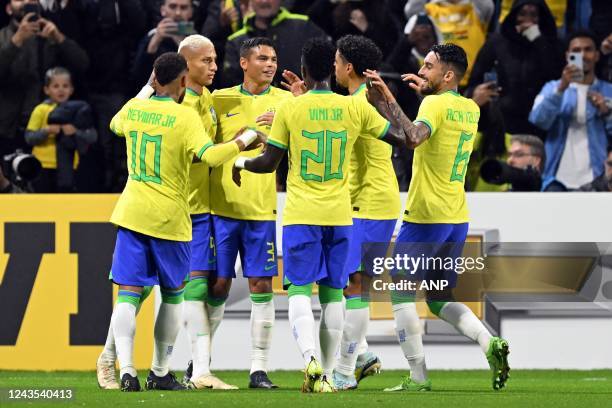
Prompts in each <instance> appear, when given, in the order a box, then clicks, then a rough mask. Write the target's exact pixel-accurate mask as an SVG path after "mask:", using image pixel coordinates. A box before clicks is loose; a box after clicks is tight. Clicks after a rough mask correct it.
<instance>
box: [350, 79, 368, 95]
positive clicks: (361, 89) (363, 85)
mask: <svg viewBox="0 0 612 408" xmlns="http://www.w3.org/2000/svg"><path fill="white" fill-rule="evenodd" d="M365 88H366V84H365V82H364V83H363V84H361V85H359V88H357V89H356V90H355V92H353V93H352V94H351V96H355V95H358V94H360V93H361V92H362V91H363V90H364V89H365Z"/></svg>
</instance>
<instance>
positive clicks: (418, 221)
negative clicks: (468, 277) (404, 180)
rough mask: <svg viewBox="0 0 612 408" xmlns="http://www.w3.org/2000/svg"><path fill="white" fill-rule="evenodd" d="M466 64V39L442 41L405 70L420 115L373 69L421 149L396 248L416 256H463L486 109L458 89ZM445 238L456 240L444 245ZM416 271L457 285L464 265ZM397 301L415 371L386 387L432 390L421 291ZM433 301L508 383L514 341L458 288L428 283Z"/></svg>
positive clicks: (397, 120)
mask: <svg viewBox="0 0 612 408" xmlns="http://www.w3.org/2000/svg"><path fill="white" fill-rule="evenodd" d="M467 64H468V63H467V57H466V55H465V51H464V50H463V49H462V48H461V47H459V46H457V45H454V44H441V45H435V46H434V47H432V49H431V50H430V52H429V53H428V54H427V56H426V57H425V60H424V63H423V66H422V67H421V69H420V70H419V72H418V76H417V75H414V74H406V75H404V76H403V79H404V80H405V81H410V87H411V88H413V89H414V90H416V91H418V92H419V93H421V94H423V95H427V96H426V97H425V99H423V102H422V103H421V106H420V108H419V112H418V115H417V118H416V120H415V121H414V122H411V121H410V120H409V119H408V118H406V116H405V115H404V114H403V112H402V111H401V109H400V108H399V106H398V104H397V102H396V101H395V99H394V98H393V95H392V94H391V92H390V91H389V89H388V88H387V87H386V85H385V84H384V82H383V81H382V80H381V79H380V77H379V76H378V75H377V74H376V73H374V72H371V71H368V72H367V73H366V75H367V76H368V77H369V78H370V80H371V81H372V85H373V86H374V88H373V91H372V92H371V100H372V102H373V103H374V104H375V105H376V107H377V108H378V110H379V111H381V112H382V113H383V114H384V115H385V116H386V117H388V118H390V120H391V122H392V123H394V124H396V125H397V126H399V127H401V128H402V129H404V132H405V135H406V144H407V145H408V146H409V147H411V148H414V149H415V151H414V161H413V166H412V182H411V184H410V190H409V192H408V202H407V203H406V211H405V215H404V222H403V224H402V227H401V230H400V233H399V235H398V237H397V245H396V252H404V253H405V254H410V251H413V250H416V251H418V252H416V255H417V256H420V255H422V252H426V255H427V256H438V257H445V256H451V257H453V258H455V257H459V256H461V252H462V249H463V244H464V242H465V239H466V236H467V231H468V220H469V217H468V210H467V203H466V197H465V190H464V182H465V173H466V171H467V165H468V160H469V158H470V154H471V152H472V147H473V142H474V136H475V134H476V131H477V128H478V119H479V116H480V111H479V108H478V106H477V105H476V103H475V102H474V101H472V100H470V99H466V98H464V97H462V96H461V95H459V94H458V93H457V89H458V86H459V83H460V82H461V79H462V78H463V76H464V74H465V72H466V70H467ZM409 243H417V244H409ZM419 243H420V244H419ZM444 243H449V244H447V245H441V244H444ZM402 244H404V245H402ZM436 248H442V249H436ZM442 252H443V253H442ZM413 255H414V254H413ZM415 276H416V277H418V280H441V279H444V280H447V281H448V282H449V285H450V288H452V287H454V286H455V284H456V279H457V273H456V272H455V271H454V270H452V269H451V270H442V271H439V270H437V271H432V270H425V271H418V273H417V274H416V275H415ZM392 303H393V314H394V317H395V322H396V327H397V334H398V338H399V341H400V346H401V348H402V351H403V352H404V355H405V356H406V359H407V360H408V363H409V365H410V376H408V377H406V378H405V379H404V381H402V383H401V384H399V385H397V386H396V387H393V388H388V389H386V390H385V391H403V390H415V391H424V390H430V389H431V381H430V380H429V379H428V378H427V370H426V367H425V356H424V353H423V342H422V337H421V326H420V324H419V318H418V315H417V311H416V307H415V304H414V297H413V296H411V295H407V296H406V295H397V294H396V293H393V294H392ZM427 303H428V305H429V309H430V310H431V311H432V312H433V313H434V314H436V315H437V316H439V317H440V318H441V319H443V320H445V321H447V322H448V323H450V324H451V325H453V326H454V327H455V328H456V329H457V330H458V331H459V332H460V333H462V334H464V335H465V336H467V337H469V338H471V339H472V340H475V341H477V342H478V344H479V345H480V347H481V348H482V350H483V352H484V353H485V355H486V357H487V361H488V362H489V365H490V367H491V369H492V372H493V376H492V382H493V384H492V385H493V388H494V389H501V388H503V387H504V385H505V383H506V381H507V379H508V371H509V370H510V368H509V366H508V358H507V357H508V353H509V348H508V342H507V341H506V340H504V339H501V338H499V337H492V336H491V334H490V333H489V331H488V330H487V329H486V328H485V327H484V325H483V324H482V322H481V321H480V320H479V319H478V318H477V317H476V316H475V315H474V313H472V311H471V310H470V309H469V308H468V307H467V306H465V305H464V304H462V303H459V302H455V301H453V297H452V290H451V289H449V290H445V291H438V292H435V293H434V292H432V291H429V292H428V293H427Z"/></svg>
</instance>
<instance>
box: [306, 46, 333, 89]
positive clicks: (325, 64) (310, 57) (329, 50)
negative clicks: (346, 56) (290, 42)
mask: <svg viewBox="0 0 612 408" xmlns="http://www.w3.org/2000/svg"><path fill="white" fill-rule="evenodd" d="M335 54H336V47H334V44H332V43H331V42H330V41H329V40H327V39H325V38H319V37H315V38H311V39H309V40H308V41H306V43H305V44H304V47H303V48H302V68H303V70H304V74H306V75H308V76H309V77H310V78H311V79H313V80H314V81H318V82H321V81H325V80H327V79H329V78H330V77H331V74H332V72H333V71H334V56H335Z"/></svg>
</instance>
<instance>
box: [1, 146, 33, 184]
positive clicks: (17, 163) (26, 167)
mask: <svg viewBox="0 0 612 408" xmlns="http://www.w3.org/2000/svg"><path fill="white" fill-rule="evenodd" d="M41 170H42V165H41V164H40V161H39V160H38V159H37V158H36V157H34V156H33V155H31V154H28V153H24V152H23V151H21V150H17V151H15V152H14V153H11V154H7V155H5V156H4V157H3V158H2V172H3V173H4V176H5V177H6V178H7V179H9V180H11V181H14V182H17V183H19V182H23V183H27V182H29V181H32V180H34V179H35V178H36V177H38V174H39V173H40V171H41Z"/></svg>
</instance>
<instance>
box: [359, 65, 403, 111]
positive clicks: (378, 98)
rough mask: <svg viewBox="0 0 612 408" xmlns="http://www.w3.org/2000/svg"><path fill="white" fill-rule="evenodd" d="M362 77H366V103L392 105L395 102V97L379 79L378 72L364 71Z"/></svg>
mask: <svg viewBox="0 0 612 408" xmlns="http://www.w3.org/2000/svg"><path fill="white" fill-rule="evenodd" d="M363 75H364V76H365V77H366V86H367V88H368V92H367V94H366V95H367V97H368V101H369V102H370V103H371V104H372V105H376V104H377V103H380V102H387V103H393V102H395V97H394V96H393V93H392V92H391V90H390V89H389V87H388V86H387V84H386V83H385V81H383V79H382V78H381V77H380V75H379V74H378V72H376V71H374V70H371V69H366V70H365V72H364V73H363Z"/></svg>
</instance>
